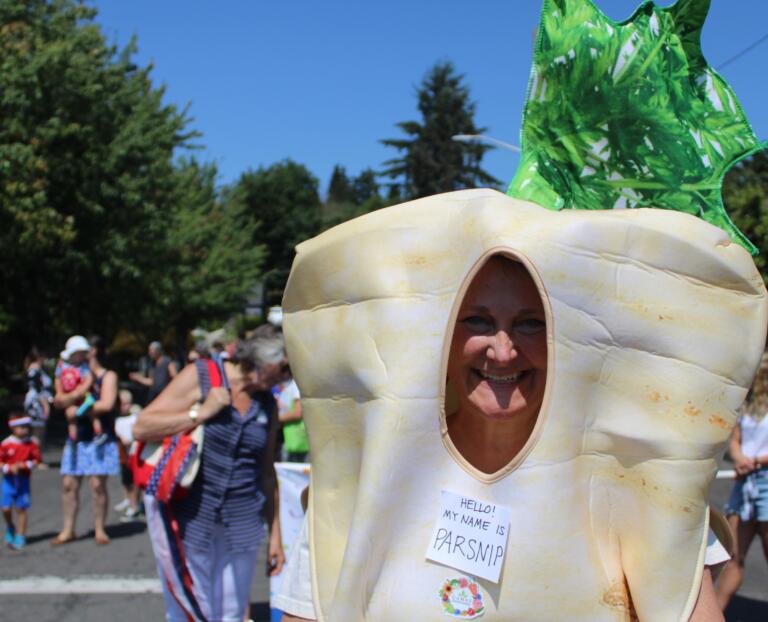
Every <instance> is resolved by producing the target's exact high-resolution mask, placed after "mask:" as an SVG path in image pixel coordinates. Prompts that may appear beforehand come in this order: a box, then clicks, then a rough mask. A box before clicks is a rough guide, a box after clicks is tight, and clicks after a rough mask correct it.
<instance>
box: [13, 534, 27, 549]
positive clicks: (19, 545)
mask: <svg viewBox="0 0 768 622" xmlns="http://www.w3.org/2000/svg"><path fill="white" fill-rule="evenodd" d="M26 544H27V539H26V538H25V537H24V536H22V535H21V534H20V533H17V534H16V537H15V538H14V539H13V544H11V545H10V546H11V548H12V549H16V550H17V551H20V550H21V549H23V548H24V547H25V546H26Z"/></svg>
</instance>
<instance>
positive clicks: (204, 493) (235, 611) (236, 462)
mask: <svg viewBox="0 0 768 622" xmlns="http://www.w3.org/2000/svg"><path fill="white" fill-rule="evenodd" d="M285 365H286V361H285V350H284V345H283V341H282V335H280V334H279V333H272V332H270V334H266V333H265V332H264V331H257V333H256V334H254V336H253V337H252V338H250V339H246V340H242V341H240V342H239V343H238V344H237V347H236V348H235V351H234V353H233V354H232V356H231V357H230V358H229V359H227V360H222V361H220V370H221V372H222V376H223V378H222V380H223V382H222V384H223V386H212V383H211V378H210V377H209V373H208V369H209V368H208V365H207V362H206V361H205V360H203V359H200V360H197V361H195V362H194V363H192V364H190V365H187V366H186V367H185V368H184V369H183V370H182V371H181V372H180V373H179V374H178V375H177V376H176V378H174V380H173V381H172V382H171V384H170V385H168V387H166V389H165V390H164V391H163V392H162V393H161V394H160V395H159V396H158V397H157V398H156V399H155V400H154V401H153V402H152V404H150V405H149V406H148V407H147V408H146V409H145V410H144V411H142V413H141V414H140V415H139V418H138V420H137V421H136V425H135V427H134V436H135V437H136V439H138V440H144V441H150V442H151V441H154V442H157V441H161V440H162V439H163V438H164V437H166V436H172V435H175V434H179V433H182V432H188V431H190V430H191V429H193V428H194V427H196V426H199V425H204V426H205V442H204V443H203V450H202V455H201V462H200V471H199V472H198V475H197V478H196V479H195V482H194V484H193V486H192V489H191V490H190V492H189V494H188V495H187V496H186V497H185V498H184V499H182V500H180V501H174V502H172V508H171V509H172V512H173V514H174V516H175V517H176V519H177V521H178V524H179V532H180V536H181V542H182V545H183V548H184V558H185V560H186V564H187V566H188V571H189V575H190V578H191V580H192V586H193V587H192V590H193V592H194V594H193V596H194V599H193V600H194V601H195V603H196V607H195V609H196V610H195V611H193V612H190V611H187V610H185V609H183V608H182V607H181V606H180V605H179V601H178V600H177V599H176V598H174V595H173V594H171V593H169V591H168V588H167V585H166V583H165V582H163V587H164V590H165V594H164V595H165V603H166V611H167V619H168V620H169V621H170V622H176V621H177V620H178V621H179V622H181V621H187V620H189V619H194V620H198V619H200V620H206V621H214V620H222V621H224V620H226V621H230V620H231V621H237V622H240V621H241V620H243V618H244V616H245V613H246V611H247V608H248V605H249V593H250V586H251V580H252V577H253V571H254V566H255V563H256V554H257V548H258V546H259V544H260V542H261V540H262V538H263V537H264V535H265V534H264V519H266V522H267V525H268V527H269V550H268V569H267V570H268V573H269V574H270V575H272V574H277V573H279V572H280V570H281V569H282V566H283V562H284V553H283V546H282V540H281V536H280V523H279V519H278V506H279V504H278V491H277V486H276V477H275V470H274V454H275V444H276V433H277V416H276V409H275V402H274V399H273V397H272V395H271V393H270V390H269V389H270V387H271V386H272V385H274V384H276V382H278V381H279V380H280V374H281V372H282V369H283V368H284V367H285ZM226 387H228V388H226ZM190 616H191V617H190Z"/></svg>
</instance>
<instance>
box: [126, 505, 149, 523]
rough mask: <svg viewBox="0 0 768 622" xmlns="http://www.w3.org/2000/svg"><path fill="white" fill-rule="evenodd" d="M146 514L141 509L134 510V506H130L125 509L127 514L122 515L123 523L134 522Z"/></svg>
mask: <svg viewBox="0 0 768 622" xmlns="http://www.w3.org/2000/svg"><path fill="white" fill-rule="evenodd" d="M143 515H144V512H142V511H141V509H136V510H134V509H133V508H128V509H127V510H126V511H125V514H123V515H122V516H121V517H120V522H121V523H133V522H135V521H137V520H140V519H141V517H142V516H143Z"/></svg>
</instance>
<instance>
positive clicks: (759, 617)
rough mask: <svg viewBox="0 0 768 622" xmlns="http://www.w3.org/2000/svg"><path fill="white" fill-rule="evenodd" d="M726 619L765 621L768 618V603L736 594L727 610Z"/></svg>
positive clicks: (743, 621) (753, 621)
mask: <svg viewBox="0 0 768 622" xmlns="http://www.w3.org/2000/svg"><path fill="white" fill-rule="evenodd" d="M725 619H726V620H727V621H728V622H765V621H766V620H768V603H766V602H764V601H761V600H755V599H753V598H746V597H745V596H738V595H736V596H734V597H733V600H731V604H730V605H728V609H726V610H725Z"/></svg>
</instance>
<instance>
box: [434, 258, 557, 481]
mask: <svg viewBox="0 0 768 622" xmlns="http://www.w3.org/2000/svg"><path fill="white" fill-rule="evenodd" d="M447 382H448V386H449V389H450V391H451V393H452V395H453V397H454V398H455V402H456V406H455V407H454V408H453V409H452V410H450V411H448V413H449V416H448V419H447V424H448V433H449V436H450V438H451V441H452V442H453V444H454V446H455V447H456V449H457V450H458V451H459V453H461V455H462V456H463V457H464V458H465V459H466V460H467V461H468V462H470V464H472V465H473V466H474V467H475V468H477V469H479V470H480V471H482V472H484V473H493V472H495V471H497V470H499V469H500V468H502V467H503V466H505V465H506V464H508V463H509V462H510V461H511V460H512V459H513V458H514V456H515V455H516V454H517V453H518V452H519V451H520V449H521V448H522V447H523V445H525V443H526V441H527V440H528V438H529V437H530V435H531V432H532V431H533V428H534V426H535V424H536V420H537V418H538V414H539V410H540V408H541V404H542V400H543V398H544V389H545V387H546V382H547V324H546V315H545V311H544V305H543V303H542V300H541V296H540V294H539V291H538V288H537V286H536V284H535V282H534V280H533V279H532V278H531V275H530V273H529V272H528V270H527V269H526V268H525V266H524V265H523V264H521V263H519V262H517V261H513V260H512V259H509V258H507V257H505V256H503V255H493V256H491V258H490V259H489V260H488V261H487V262H486V263H485V264H484V265H483V266H482V267H481V268H480V270H479V271H478V272H477V274H476V275H475V276H474V278H473V279H472V282H471V283H470V285H469V287H468V289H467V291H466V294H465V295H464V298H463V300H462V302H461V306H460V307H459V310H458V314H457V316H456V323H455V326H454V331H453V338H452V340H451V347H450V351H449V355H448V373H447Z"/></svg>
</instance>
